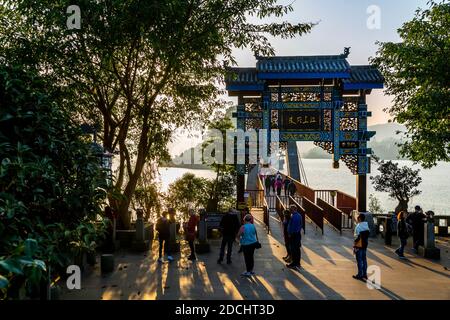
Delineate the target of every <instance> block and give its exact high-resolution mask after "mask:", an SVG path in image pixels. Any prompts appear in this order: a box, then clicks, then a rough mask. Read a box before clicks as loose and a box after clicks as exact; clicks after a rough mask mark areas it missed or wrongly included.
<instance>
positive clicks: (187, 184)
mask: <svg viewBox="0 0 450 320" xmlns="http://www.w3.org/2000/svg"><path fill="white" fill-rule="evenodd" d="M208 184H209V183H208V180H207V179H205V178H199V177H196V176H195V175H194V174H193V173H190V172H187V173H185V174H183V176H182V177H181V178H179V179H177V180H175V182H173V183H171V184H170V185H169V188H168V191H167V195H166V197H165V202H166V206H167V207H168V208H174V209H175V210H176V211H178V212H179V213H181V214H182V215H183V218H185V219H186V218H187V214H188V210H189V209H199V208H205V206H206V203H207V199H208V198H209V196H208V191H209V186H208Z"/></svg>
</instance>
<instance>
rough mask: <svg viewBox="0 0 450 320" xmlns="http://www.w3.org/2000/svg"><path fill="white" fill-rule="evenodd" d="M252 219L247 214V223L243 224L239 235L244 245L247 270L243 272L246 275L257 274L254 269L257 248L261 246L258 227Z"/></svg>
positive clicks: (245, 218) (245, 219)
mask: <svg viewBox="0 0 450 320" xmlns="http://www.w3.org/2000/svg"><path fill="white" fill-rule="evenodd" d="M251 220H252V217H251V216H250V215H246V216H245V217H244V221H245V223H244V225H243V226H241V228H240V230H239V233H238V235H237V237H238V239H239V242H240V244H241V246H242V251H243V252H244V260H245V267H246V271H245V272H243V273H242V274H241V275H242V276H244V277H251V276H253V275H254V274H255V272H254V271H253V268H254V266H255V259H254V254H255V249H258V248H260V247H261V244H260V243H259V241H258V235H257V233H256V227H255V225H254V224H252V223H251Z"/></svg>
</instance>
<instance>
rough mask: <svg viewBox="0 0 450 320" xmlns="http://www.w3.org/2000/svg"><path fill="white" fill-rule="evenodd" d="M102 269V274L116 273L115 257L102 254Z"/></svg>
mask: <svg viewBox="0 0 450 320" xmlns="http://www.w3.org/2000/svg"><path fill="white" fill-rule="evenodd" d="M100 269H101V271H102V273H110V272H113V271H114V255H112V254H102V256H101V259H100Z"/></svg>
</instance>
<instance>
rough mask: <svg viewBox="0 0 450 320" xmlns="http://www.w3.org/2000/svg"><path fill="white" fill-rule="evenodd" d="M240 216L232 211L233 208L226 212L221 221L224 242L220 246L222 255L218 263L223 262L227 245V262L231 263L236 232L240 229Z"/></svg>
mask: <svg viewBox="0 0 450 320" xmlns="http://www.w3.org/2000/svg"><path fill="white" fill-rule="evenodd" d="M239 227H240V223H239V217H238V216H237V215H236V214H233V213H231V210H230V211H228V212H227V213H225V214H224V216H223V217H222V220H221V221H220V229H221V230H222V244H221V246H220V255H219V260H217V263H219V264H220V263H222V261H223V257H224V255H225V246H227V264H230V263H231V252H232V249H233V242H234V239H235V238H236V234H237V232H238V231H239Z"/></svg>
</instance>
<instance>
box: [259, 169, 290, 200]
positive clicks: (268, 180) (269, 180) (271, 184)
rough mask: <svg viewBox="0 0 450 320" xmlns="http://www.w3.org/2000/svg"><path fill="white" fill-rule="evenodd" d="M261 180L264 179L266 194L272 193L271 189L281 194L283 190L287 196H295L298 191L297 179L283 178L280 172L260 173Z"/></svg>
mask: <svg viewBox="0 0 450 320" xmlns="http://www.w3.org/2000/svg"><path fill="white" fill-rule="evenodd" d="M260 178H261V181H264V187H265V191H266V195H270V191H273V193H276V194H277V195H278V196H281V192H282V191H284V195H285V196H293V195H295V192H296V191H297V187H296V185H295V181H294V180H291V179H289V178H288V177H285V178H283V176H282V175H281V173H280V172H277V173H276V174H275V175H262V174H261V175H260Z"/></svg>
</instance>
